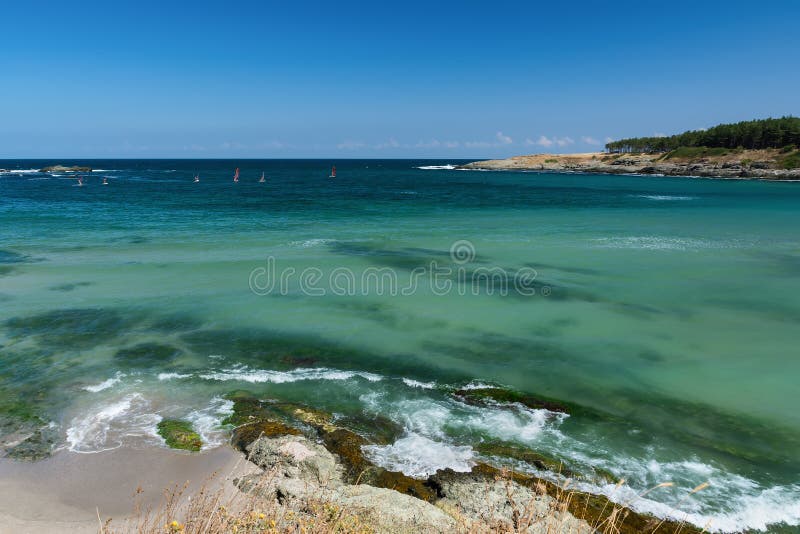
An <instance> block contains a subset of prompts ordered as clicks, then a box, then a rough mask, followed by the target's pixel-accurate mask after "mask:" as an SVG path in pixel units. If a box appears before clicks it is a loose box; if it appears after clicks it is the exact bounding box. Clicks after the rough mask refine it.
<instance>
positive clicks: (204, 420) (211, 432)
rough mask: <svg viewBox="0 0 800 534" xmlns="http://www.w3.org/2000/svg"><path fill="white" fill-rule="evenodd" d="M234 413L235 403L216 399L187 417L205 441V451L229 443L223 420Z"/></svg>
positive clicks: (220, 398) (219, 398)
mask: <svg viewBox="0 0 800 534" xmlns="http://www.w3.org/2000/svg"><path fill="white" fill-rule="evenodd" d="M232 413H233V401H230V400H227V399H223V398H222V397H214V398H213V399H211V402H210V403H209V404H208V406H206V407H205V408H203V409H202V410H194V411H193V412H190V413H189V414H188V415H187V416H186V420H187V421H190V422H191V423H192V427H193V428H194V430H195V432H197V433H198V434H199V435H200V438H201V439H202V441H203V449H213V448H215V447H219V446H220V445H223V444H224V443H226V442H227V439H228V433H227V431H226V430H225V429H224V428H222V420H223V419H225V418H226V417H227V416H229V415H231V414H232Z"/></svg>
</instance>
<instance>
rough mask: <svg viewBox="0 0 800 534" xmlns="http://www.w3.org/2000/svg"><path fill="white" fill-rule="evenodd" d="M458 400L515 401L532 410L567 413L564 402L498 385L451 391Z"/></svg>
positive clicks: (482, 401)
mask: <svg viewBox="0 0 800 534" xmlns="http://www.w3.org/2000/svg"><path fill="white" fill-rule="evenodd" d="M453 395H455V396H456V397H458V399H459V400H462V401H464V402H467V403H470V404H485V403H487V402H489V403H491V402H496V403H503V404H510V403H517V404H522V405H523V406H527V407H528V408H532V409H534V410H542V409H544V410H549V411H551V412H559V413H569V410H568V407H567V405H566V404H564V403H562V402H559V401H555V400H551V399H547V398H543V397H534V396H532V395H526V394H524V393H520V392H518V391H514V390H512V389H505V388H500V387H488V388H475V389H459V390H457V391H455V392H454V393H453Z"/></svg>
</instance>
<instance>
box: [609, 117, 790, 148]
mask: <svg viewBox="0 0 800 534" xmlns="http://www.w3.org/2000/svg"><path fill="white" fill-rule="evenodd" d="M791 145H794V146H800V118H797V117H781V118H780V119H773V118H769V119H761V120H753V121H742V122H737V123H735V124H720V125H718V126H714V127H712V128H709V129H707V130H692V131H688V132H683V133H681V134H677V135H671V136H667V137H633V138H630V139H620V140H619V141H612V142H610V143H606V150H608V151H609V152H668V151H670V150H675V149H676V148H680V147H700V146H702V147H719V148H748V149H761V148H783V147H787V146H791Z"/></svg>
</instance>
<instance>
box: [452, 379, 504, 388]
mask: <svg viewBox="0 0 800 534" xmlns="http://www.w3.org/2000/svg"><path fill="white" fill-rule="evenodd" d="M493 387H497V386H493V385H491V384H484V383H483V382H475V381H472V382H470V383H469V384H467V385H465V386H461V388H460V389H489V388H493Z"/></svg>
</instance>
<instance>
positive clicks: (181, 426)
mask: <svg viewBox="0 0 800 534" xmlns="http://www.w3.org/2000/svg"><path fill="white" fill-rule="evenodd" d="M157 428H158V434H159V435H160V436H161V437H162V438H164V441H166V442H167V445H168V446H169V447H171V448H173V449H184V450H187V451H193V452H197V451H199V450H200V448H201V447H202V446H203V440H202V439H200V435H199V434H198V433H197V432H195V431H194V429H193V428H192V423H190V422H189V421H181V420H179V419H164V420H163V421H161V422H159V423H158V426H157Z"/></svg>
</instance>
